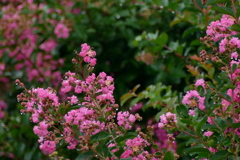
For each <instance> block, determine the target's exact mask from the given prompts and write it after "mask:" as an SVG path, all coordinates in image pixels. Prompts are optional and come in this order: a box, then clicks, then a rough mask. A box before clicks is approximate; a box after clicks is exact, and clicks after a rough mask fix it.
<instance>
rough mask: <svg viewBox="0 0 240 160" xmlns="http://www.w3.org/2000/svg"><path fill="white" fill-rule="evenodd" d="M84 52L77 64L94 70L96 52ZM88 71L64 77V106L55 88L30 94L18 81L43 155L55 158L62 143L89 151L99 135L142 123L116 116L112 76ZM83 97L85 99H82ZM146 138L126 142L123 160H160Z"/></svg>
mask: <svg viewBox="0 0 240 160" xmlns="http://www.w3.org/2000/svg"><path fill="white" fill-rule="evenodd" d="M81 52H82V53H81V54H82V55H80V54H78V55H77V57H76V59H75V60H74V63H76V62H77V63H82V62H85V63H87V64H85V65H88V66H92V67H93V66H94V65H95V64H94V63H92V62H91V60H92V59H93V58H94V56H95V55H96V54H95V52H94V51H91V50H90V47H89V46H88V45H87V44H83V45H82V50H81ZM86 57H89V58H90V61H89V60H88V59H87V60H86V59H85V58H86ZM84 68H85V69H86V68H87V67H84ZM88 71H89V72H90V73H88V75H84V74H83V75H84V76H83V75H81V73H82V72H76V73H74V72H70V71H68V72H66V73H65V76H64V80H63V81H62V87H61V92H64V93H66V94H67V96H68V97H67V101H66V102H61V103H60V102H59V98H58V96H57V94H56V93H57V92H56V91H55V90H53V89H52V88H48V89H43V88H35V89H34V88H33V89H31V90H27V89H26V88H25V86H24V84H23V83H21V82H20V81H19V80H16V83H17V84H18V85H20V86H21V87H22V88H24V89H25V92H26V94H24V93H21V94H20V95H18V100H19V101H22V103H21V104H22V106H23V107H24V109H23V110H21V111H22V112H24V113H31V114H32V115H31V118H30V120H31V121H32V122H34V123H35V124H36V125H35V126H34V128H33V132H34V133H35V134H36V135H38V137H39V140H38V142H39V143H40V146H39V148H40V149H41V150H42V152H43V153H45V154H52V153H53V152H54V151H55V150H56V149H57V145H58V143H59V142H60V141H63V142H65V143H66V144H67V148H68V149H70V150H73V149H77V150H80V151H81V152H85V151H88V150H89V149H90V148H91V147H92V144H91V143H90V142H91V137H92V136H94V135H96V134H98V133H99V132H109V131H111V132H112V131H115V130H116V131H117V132H116V134H118V135H123V134H125V133H124V132H125V131H127V130H130V129H132V125H133V123H134V122H135V121H136V120H141V117H140V116H139V115H138V114H135V115H133V114H130V113H129V112H128V111H125V112H118V114H117V113H116V112H117V109H118V105H117V104H115V99H114V96H113V90H114V84H113V83H114V79H113V78H112V77H111V76H107V74H106V73H104V72H101V73H99V74H98V75H96V74H94V73H91V69H90V70H88ZM83 72H84V70H83ZM79 77H80V78H79ZM80 94H82V95H83V98H81V99H79V95H80ZM73 106H74V108H73ZM76 107H77V108H76ZM116 115H117V122H116V123H115V122H114V121H115V117H116ZM167 117H168V118H169V121H171V120H173V121H174V122H176V119H175V118H174V115H172V114H170V113H168V114H167ZM139 134H140V133H139ZM141 135H143V133H142V134H141ZM143 137H146V135H145V136H140V135H139V136H137V137H135V138H133V139H127V140H126V141H125V145H124V146H123V147H124V149H125V152H123V153H122V155H121V157H122V158H123V157H133V159H135V160H138V159H149V157H150V159H153V160H157V158H154V157H153V155H152V154H151V153H148V152H147V151H145V150H144V148H145V147H147V146H149V145H150V143H149V142H148V141H147V140H146V139H144V138H143ZM94 145H97V143H96V144H94ZM96 147H97V146H96ZM115 151H117V150H115ZM113 152H114V151H113ZM111 159H114V157H111Z"/></svg>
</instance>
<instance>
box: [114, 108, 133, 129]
mask: <svg viewBox="0 0 240 160" xmlns="http://www.w3.org/2000/svg"><path fill="white" fill-rule="evenodd" d="M117 120H118V122H117V123H118V125H119V126H122V127H124V128H125V129H127V130H128V129H131V128H132V124H133V123H134V122H135V121H136V117H135V116H134V115H132V114H129V112H128V111H126V112H118V114H117Z"/></svg>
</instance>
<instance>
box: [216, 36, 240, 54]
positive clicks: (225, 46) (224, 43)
mask: <svg viewBox="0 0 240 160" xmlns="http://www.w3.org/2000/svg"><path fill="white" fill-rule="evenodd" d="M237 48H240V40H239V39H238V38H237V37H232V38H231V39H230V40H229V39H228V38H226V37H225V38H224V39H223V40H221V42H220V43H219V51H220V52H225V51H235V50H236V49H237Z"/></svg>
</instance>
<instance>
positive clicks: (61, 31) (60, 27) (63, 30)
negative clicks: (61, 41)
mask: <svg viewBox="0 0 240 160" xmlns="http://www.w3.org/2000/svg"><path fill="white" fill-rule="evenodd" d="M54 33H55V34H56V35H57V37H58V38H68V37H69V30H68V28H67V27H66V26H65V25H64V24H63V23H58V24H57V26H56V27H55V30H54Z"/></svg>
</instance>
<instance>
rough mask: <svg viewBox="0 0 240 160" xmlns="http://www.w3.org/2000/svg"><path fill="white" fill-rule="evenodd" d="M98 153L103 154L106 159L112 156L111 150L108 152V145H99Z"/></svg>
mask: <svg viewBox="0 0 240 160" xmlns="http://www.w3.org/2000/svg"><path fill="white" fill-rule="evenodd" d="M97 151H98V152H99V153H101V154H102V155H103V156H104V157H108V155H109V154H110V153H109V150H108V147H107V145H106V144H104V145H99V146H98V147H97Z"/></svg>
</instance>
